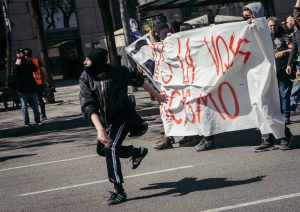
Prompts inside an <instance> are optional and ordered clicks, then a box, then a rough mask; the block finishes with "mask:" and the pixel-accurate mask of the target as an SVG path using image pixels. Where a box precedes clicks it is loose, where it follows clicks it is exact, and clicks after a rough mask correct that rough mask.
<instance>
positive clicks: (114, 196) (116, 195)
mask: <svg viewBox="0 0 300 212" xmlns="http://www.w3.org/2000/svg"><path fill="white" fill-rule="evenodd" d="M110 193H111V195H110V197H109V199H108V200H107V201H106V202H105V203H104V204H107V205H116V204H119V203H121V202H125V201H126V198H127V195H126V193H125V192H112V191H110Z"/></svg>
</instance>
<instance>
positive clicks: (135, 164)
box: [131, 147, 148, 169]
mask: <svg viewBox="0 0 300 212" xmlns="http://www.w3.org/2000/svg"><path fill="white" fill-rule="evenodd" d="M147 154H148V149H147V148H143V147H140V153H139V155H137V156H135V157H134V156H132V158H131V160H132V167H131V168H132V169H136V168H137V167H138V166H139V165H140V164H141V162H142V160H143V159H144V157H146V155H147Z"/></svg>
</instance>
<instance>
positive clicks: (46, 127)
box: [0, 117, 89, 138]
mask: <svg viewBox="0 0 300 212" xmlns="http://www.w3.org/2000/svg"><path fill="white" fill-rule="evenodd" d="M87 126H89V123H88V121H87V120H86V119H85V118H83V117H78V118H73V119H69V120H60V121H49V122H45V123H43V125H41V126H37V125H31V126H29V127H17V128H11V129H4V130H0V138H9V137H19V136H24V135H29V134H36V133H42V132H46V131H55V130H68V129H73V128H78V127H87Z"/></svg>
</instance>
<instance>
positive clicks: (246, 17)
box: [243, 16, 251, 21]
mask: <svg viewBox="0 0 300 212" xmlns="http://www.w3.org/2000/svg"><path fill="white" fill-rule="evenodd" d="M250 18H251V17H250V16H243V19H244V21H247V20H249V19H250Z"/></svg>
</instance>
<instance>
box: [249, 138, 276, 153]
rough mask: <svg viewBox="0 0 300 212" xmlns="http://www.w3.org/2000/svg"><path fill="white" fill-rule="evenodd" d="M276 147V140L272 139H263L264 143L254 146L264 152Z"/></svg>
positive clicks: (258, 150)
mask: <svg viewBox="0 0 300 212" xmlns="http://www.w3.org/2000/svg"><path fill="white" fill-rule="evenodd" d="M274 149H276V148H275V146H274V141H272V140H263V141H262V143H261V144H260V145H259V146H257V147H255V148H254V151H255V152H264V151H270V150H274Z"/></svg>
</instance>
